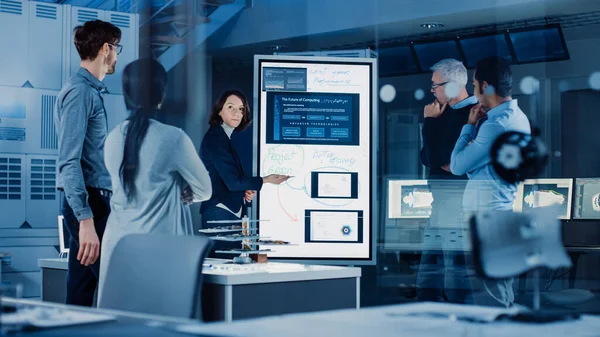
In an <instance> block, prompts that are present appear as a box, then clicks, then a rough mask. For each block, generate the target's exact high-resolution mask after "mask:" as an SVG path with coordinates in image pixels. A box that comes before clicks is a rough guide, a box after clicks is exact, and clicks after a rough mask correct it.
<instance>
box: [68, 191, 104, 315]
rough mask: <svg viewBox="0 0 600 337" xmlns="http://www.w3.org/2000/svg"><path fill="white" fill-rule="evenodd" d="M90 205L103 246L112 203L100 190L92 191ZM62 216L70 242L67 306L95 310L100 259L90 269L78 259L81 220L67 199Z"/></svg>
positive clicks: (89, 197)
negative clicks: (93, 307)
mask: <svg viewBox="0 0 600 337" xmlns="http://www.w3.org/2000/svg"><path fill="white" fill-rule="evenodd" d="M87 191H88V204H89V205H90V208H91V209H92V213H93V214H94V226H95V227H96V234H98V239H99V240H100V243H102V235H103V234H104V229H105V228H106V220H108V215H109V214H110V203H109V199H108V198H107V197H104V196H102V194H101V193H100V190H98V189H95V188H88V189H87ZM62 215H63V216H64V217H65V222H66V224H67V229H68V230H69V234H70V235H71V238H70V240H69V262H68V265H69V269H68V271H67V299H66V303H67V304H74V305H81V306H87V307H91V306H92V305H93V304H94V292H95V291H96V287H97V286H98V278H99V275H100V257H98V260H96V262H95V263H94V264H92V265H90V266H84V265H82V264H81V263H80V262H79V261H78V260H77V254H78V253H79V221H78V220H77V218H76V217H75V215H74V214H73V210H72V209H71V207H70V206H69V203H68V202H67V199H66V197H64V196H63V200H62Z"/></svg>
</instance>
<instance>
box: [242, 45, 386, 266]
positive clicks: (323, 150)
mask: <svg viewBox="0 0 600 337" xmlns="http://www.w3.org/2000/svg"><path fill="white" fill-rule="evenodd" d="M374 68H375V64H374V62H373V60H372V59H344V60H340V59H339V58H335V59H334V58H314V57H290V56H286V57H284V56H257V57H256V62H255V75H256V77H257V78H256V79H255V100H256V102H255V113H254V128H255V135H256V139H257V140H258V153H257V156H256V157H255V170H256V171H255V173H256V174H258V175H260V176H263V177H264V176H267V175H269V174H284V175H290V176H292V178H290V179H289V180H288V181H287V182H285V183H283V184H281V185H272V184H265V185H264V186H263V188H262V190H261V191H260V193H259V196H258V210H257V214H256V215H257V217H258V219H260V220H268V221H264V222H262V221H261V222H260V227H259V228H260V236H261V238H262V237H264V238H266V239H270V240H283V241H287V242H290V243H291V245H289V246H276V247H273V246H269V247H268V248H269V249H271V250H272V252H269V253H268V256H269V258H280V259H292V260H293V259H301V260H311V261H314V260H324V261H328V262H332V261H341V260H343V261H353V262H356V263H361V261H362V262H365V263H369V262H373V260H374V257H373V255H374V254H373V247H374V244H373V239H374V231H373V228H372V224H373V213H374V212H373V211H372V199H373V195H375V194H374V191H373V180H372V179H373V177H374V172H376V171H375V163H376V160H375V157H374V153H373V144H374V142H373V139H374V137H375V132H374V131H373V130H374V127H375V125H373V124H372V123H373V122H375V121H376V113H375V111H374V110H375V109H374V102H373V88H374V75H373V74H374V71H376V69H374ZM375 103H376V102H375ZM265 248H266V247H265Z"/></svg>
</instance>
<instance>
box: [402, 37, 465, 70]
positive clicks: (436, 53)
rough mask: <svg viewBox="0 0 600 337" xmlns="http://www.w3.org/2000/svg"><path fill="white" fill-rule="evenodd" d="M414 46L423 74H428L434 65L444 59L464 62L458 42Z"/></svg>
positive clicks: (416, 44)
mask: <svg viewBox="0 0 600 337" xmlns="http://www.w3.org/2000/svg"><path fill="white" fill-rule="evenodd" d="M413 46H414V48H415V52H416V54H417V59H418V61H419V66H420V67H421V71H423V72H428V71H429V69H430V68H431V67H432V66H433V65H434V64H436V63H437V62H438V61H440V60H442V59H446V58H453V59H456V60H459V61H462V60H463V59H462V56H461V55H460V51H459V49H458V44H457V42H456V40H448V41H438V42H427V43H415V44H414V45H413Z"/></svg>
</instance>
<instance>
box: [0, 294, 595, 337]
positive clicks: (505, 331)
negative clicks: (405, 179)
mask: <svg viewBox="0 0 600 337" xmlns="http://www.w3.org/2000/svg"><path fill="white" fill-rule="evenodd" d="M2 301H3V302H4V303H8V304H15V303H18V304H20V305H29V306H34V307H36V308H38V309H40V310H42V309H44V308H47V309H49V310H50V309H51V310H57V309H60V310H71V309H75V310H78V311H80V312H89V313H97V314H105V315H113V316H114V317H115V319H114V320H111V321H108V322H102V323H92V324H87V325H79V326H71V327H62V328H52V329H40V330H34V331H25V332H23V333H21V334H19V335H22V336H65V337H68V336H90V337H91V336H149V337H153V336H156V337H163V336H194V335H195V336H249V337H254V336H256V337H258V336H260V337H281V336H291V337H296V336H298V337H300V336H302V337H305V336H311V337H318V336H328V337H330V336H345V337H354V336H378V337H379V336H395V337H398V336H419V337H420V336H432V337H433V336H436V337H438V336H461V337H462V336H486V337H494V336H511V337H512V336H526V337H532V336H545V337H550V336H567V335H568V336H569V337H579V336H585V337H587V336H590V337H591V336H598V335H599V331H600V317H598V316H590V315H582V316H581V318H580V319H578V320H572V321H564V322H555V323H546V324H533V323H517V322H512V321H492V319H493V318H494V317H498V316H500V315H502V314H505V313H508V312H510V310H509V309H503V308H489V307H477V306H468V305H454V304H444V303H430V302H421V303H414V304H400V305H391V306H381V307H370V308H362V309H343V310H335V311H324V312H315V313H303V314H288V315H279V316H271V317H263V318H255V319H247V320H239V321H233V322H218V323H205V324H202V323H199V322H197V321H192V320H187V319H178V318H169V317H162V316H151V315H144V314H136V313H127V312H121V311H113V310H100V309H92V308H88V309H82V308H79V307H71V306H66V305H63V304H55V303H46V302H37V301H31V300H22V299H21V300H15V299H6V298H3V299H2Z"/></svg>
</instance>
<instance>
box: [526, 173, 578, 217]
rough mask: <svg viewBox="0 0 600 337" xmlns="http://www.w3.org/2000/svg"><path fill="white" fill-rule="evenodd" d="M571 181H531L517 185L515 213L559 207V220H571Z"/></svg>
mask: <svg viewBox="0 0 600 337" xmlns="http://www.w3.org/2000/svg"><path fill="white" fill-rule="evenodd" d="M572 192H573V179H532V180H525V181H524V182H523V183H521V184H519V187H518V192H517V195H518V196H519V199H518V202H517V204H516V207H515V211H517V212H527V211H529V210H531V209H533V208H539V207H549V206H560V208H561V212H560V216H559V217H558V218H559V219H563V220H568V219H571V199H572V197H571V195H572Z"/></svg>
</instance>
